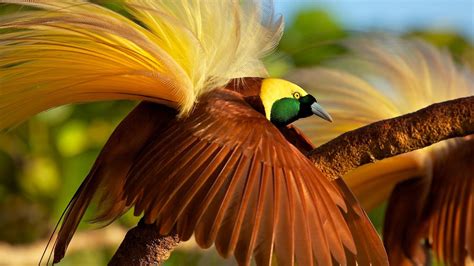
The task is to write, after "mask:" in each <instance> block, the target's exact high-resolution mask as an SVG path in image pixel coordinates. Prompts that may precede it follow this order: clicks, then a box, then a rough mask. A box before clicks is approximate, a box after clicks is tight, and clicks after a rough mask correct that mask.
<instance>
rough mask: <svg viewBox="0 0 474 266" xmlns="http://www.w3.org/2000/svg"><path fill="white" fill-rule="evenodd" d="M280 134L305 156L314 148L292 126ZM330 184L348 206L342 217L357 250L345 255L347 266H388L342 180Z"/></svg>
mask: <svg viewBox="0 0 474 266" xmlns="http://www.w3.org/2000/svg"><path fill="white" fill-rule="evenodd" d="M281 132H282V133H283V135H284V136H285V137H286V139H287V140H288V141H290V142H291V143H292V144H293V145H295V146H296V147H298V149H299V150H300V151H301V152H303V153H305V154H306V153H308V152H309V151H311V150H312V149H314V148H315V147H314V145H313V144H312V143H311V141H310V140H309V138H308V137H306V136H305V135H304V134H303V133H302V131H300V130H299V129H298V128H296V127H295V126H293V125H289V126H287V127H286V128H282V129H281ZM331 182H332V185H334V186H335V187H336V189H337V190H338V191H339V193H340V194H341V195H343V197H344V202H345V204H346V206H348V210H347V212H345V213H343V216H344V219H345V221H346V223H347V224H348V225H349V229H350V230H351V232H352V238H353V239H354V243H355V246H356V249H357V253H356V254H350V253H348V254H347V257H348V261H347V262H348V265H356V263H357V264H358V265H388V259H387V254H386V253H385V249H384V246H383V244H382V241H381V239H380V237H379V235H378V233H377V231H375V228H374V227H373V225H372V223H371V222H370V220H369V218H368V217H367V214H366V213H365V211H364V210H363V209H362V208H361V206H360V204H359V202H358V201H357V199H356V198H355V197H354V195H353V194H352V192H351V191H350V189H349V188H348V186H347V185H346V184H345V182H344V180H342V178H338V179H336V180H333V181H331Z"/></svg>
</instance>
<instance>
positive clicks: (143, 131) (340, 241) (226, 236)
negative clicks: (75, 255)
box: [55, 79, 385, 265]
mask: <svg viewBox="0 0 474 266" xmlns="http://www.w3.org/2000/svg"><path fill="white" fill-rule="evenodd" d="M252 83H255V84H252ZM241 84H243V85H242V86H243V87H236V86H230V87H228V88H222V89H217V90H214V91H212V92H210V93H208V94H206V95H203V97H202V98H201V99H200V101H199V103H198V104H197V105H196V107H195V108H194V110H193V111H192V112H191V114H190V115H189V116H188V117H186V118H179V117H178V116H177V115H178V113H177V112H176V110H174V109H172V108H169V107H166V106H164V105H158V104H153V103H141V104H140V105H139V106H137V107H136V108H135V110H134V111H132V112H131V113H130V115H129V116H128V117H127V118H125V119H124V121H123V122H122V123H121V124H120V125H119V126H118V128H117V129H116V131H115V132H114V133H113V135H112V136H111V138H110V139H109V141H108V143H107V144H106V145H105V147H104V149H103V151H102V153H101V154H100V156H99V158H98V159H97V161H96V163H95V165H94V167H93V169H92V170H91V173H90V174H89V176H88V177H87V178H86V180H85V181H84V183H83V185H82V186H81V188H80V189H79V191H78V193H76V195H75V197H74V198H73V200H72V203H71V205H70V207H69V209H68V210H67V212H66V214H65V218H64V221H65V222H64V224H63V227H62V228H61V230H60V231H59V238H58V242H57V244H56V247H55V260H56V261H57V260H59V259H60V258H61V257H62V256H63V254H64V251H65V248H66V246H67V243H68V241H69V240H70V237H72V234H73V233H74V228H75V227H76V226H77V223H78V222H79V220H80V217H81V216H82V215H83V212H84V211H85V206H86V205H87V204H88V203H89V202H88V201H89V200H91V199H92V198H93V197H94V196H96V197H97V196H98V199H99V202H100V205H99V206H101V212H100V213H99V215H98V218H97V221H102V222H107V221H110V220H113V219H115V218H117V217H118V216H120V215H121V214H122V213H123V212H124V211H125V210H127V209H128V208H129V207H131V206H134V208H135V210H134V213H135V214H136V215H140V214H142V213H143V214H144V218H145V221H146V222H147V223H155V224H156V225H157V230H160V233H161V234H163V235H167V234H169V233H171V232H177V233H178V235H179V236H180V238H181V239H183V240H187V239H189V238H190V237H191V235H192V234H193V233H194V235H195V238H196V241H197V243H198V244H199V245H200V246H202V247H206V248H207V247H210V246H211V245H212V244H215V245H216V248H217V250H218V251H219V253H220V254H222V255H223V256H229V255H230V254H233V253H234V254H235V256H236V259H237V261H238V262H239V263H240V264H247V263H248V262H249V260H250V256H251V255H253V256H254V258H255V259H256V261H257V264H258V265H268V264H270V262H271V258H272V253H274V254H275V255H276V257H277V258H278V260H279V261H280V263H281V264H282V265H291V264H292V263H294V261H293V258H294V260H296V262H298V263H301V264H302V265H311V264H312V263H313V260H312V258H313V257H315V258H316V261H317V262H318V263H319V265H328V264H331V260H332V257H333V258H334V259H335V260H336V261H338V262H340V263H341V264H343V265H345V264H347V263H350V262H351V261H352V262H353V261H354V259H355V258H354V257H353V256H354V254H355V253H356V246H357V248H358V249H359V253H358V256H357V260H358V261H359V262H360V263H362V262H365V263H370V262H372V263H374V265H381V264H384V263H385V262H384V256H383V254H384V251H383V247H382V246H381V245H380V244H377V243H376V242H375V243H372V244H370V241H371V239H373V238H375V239H377V238H378V236H377V233H376V232H375V230H374V229H373V228H372V225H371V224H370V222H369V221H368V219H367V217H366V215H365V213H364V212H363V210H362V209H360V207H359V205H358V203H357V202H356V200H355V198H354V197H353V196H352V194H351V192H350V191H349V190H347V188H346V187H345V185H344V183H342V182H341V180H339V181H336V180H329V179H327V178H325V177H324V176H323V174H322V173H321V172H320V171H319V170H318V169H317V168H316V167H315V166H314V164H313V163H312V162H311V161H310V160H309V159H308V158H306V157H305V156H304V154H303V153H302V152H305V151H308V149H311V148H312V145H311V144H310V143H308V142H306V139H305V138H304V136H302V135H300V134H301V133H299V132H298V131H296V130H295V129H294V128H293V127H291V126H286V125H285V126H281V127H277V126H275V125H273V124H272V123H271V122H270V121H269V120H268V119H267V118H266V115H265V113H264V108H261V107H263V104H262V103H261V101H259V98H260V96H259V93H260V89H259V88H260V84H261V79H249V80H247V81H246V80H244V81H243V83H241ZM254 106H256V107H254ZM259 106H261V107H260V108H259ZM259 110H260V112H259ZM131 136H133V141H127V143H126V144H120V145H119V144H118V143H122V142H123V141H124V140H125V139H129V138H130V137H131ZM297 142H299V143H300V145H297V144H296V143H297ZM292 143H295V145H292ZM301 143H304V145H305V146H302V145H301ZM119 146H120V149H117V147H119ZM296 146H299V147H301V148H300V149H298V148H296ZM303 147H305V148H303ZM97 192H99V193H98V194H96V193H97ZM358 230H361V232H364V233H363V234H358V235H356V234H354V233H356V232H357V231H358ZM365 234H367V235H365ZM321 239H322V241H321ZM325 239H326V240H325ZM364 245H367V247H369V246H370V247H371V248H372V250H369V249H366V247H364ZM272 248H273V249H274V250H273V251H272ZM350 254H352V255H350ZM331 256H332V257H331Z"/></svg>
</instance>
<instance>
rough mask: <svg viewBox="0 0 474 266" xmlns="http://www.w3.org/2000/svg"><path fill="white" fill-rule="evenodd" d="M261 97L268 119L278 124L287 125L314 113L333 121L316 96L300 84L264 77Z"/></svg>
mask: <svg viewBox="0 0 474 266" xmlns="http://www.w3.org/2000/svg"><path fill="white" fill-rule="evenodd" d="M260 99H261V101H262V104H263V107H264V109H265V115H266V117H267V119H268V120H270V121H271V122H272V123H273V124H275V125H277V126H285V125H288V124H290V123H292V122H294V121H296V120H298V119H300V118H304V117H308V116H311V115H313V114H314V115H317V116H319V117H321V118H322V119H324V120H327V121H330V122H332V118H331V116H330V115H329V114H328V113H327V112H326V111H324V109H323V108H322V107H321V105H319V104H318V102H317V101H316V98H314V97H313V96H312V95H310V94H308V93H307V92H306V91H305V90H303V89H302V88H300V87H299V86H298V85H296V84H293V83H291V82H289V81H286V80H283V79H276V78H267V79H264V80H263V81H262V85H261V90H260Z"/></svg>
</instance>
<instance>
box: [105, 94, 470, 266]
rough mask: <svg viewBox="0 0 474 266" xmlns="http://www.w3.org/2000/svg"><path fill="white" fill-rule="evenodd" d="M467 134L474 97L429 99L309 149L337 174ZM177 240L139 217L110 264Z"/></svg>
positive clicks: (158, 253)
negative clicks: (403, 112) (432, 101)
mask: <svg viewBox="0 0 474 266" xmlns="http://www.w3.org/2000/svg"><path fill="white" fill-rule="evenodd" d="M374 108H377V107H376V106H374ZM470 134H474V96H471V97H466V98H460V99H456V100H452V101H447V102H443V103H438V104H433V105H431V106H428V107H426V108H424V109H421V110H419V111H417V112H414V113H410V114H407V115H404V116H400V117H396V118H392V119H387V120H383V121H379V122H376V123H373V124H370V125H367V126H365V127H362V128H359V129H356V130H353V131H350V132H347V133H344V134H342V135H341V136H339V137H337V138H335V139H333V140H331V141H330V142H328V143H326V144H324V145H322V146H321V147H319V148H317V149H315V150H313V151H312V152H310V157H311V159H312V160H313V161H314V162H315V163H316V164H317V165H318V166H319V167H320V168H321V170H322V171H323V172H324V173H326V174H327V175H328V176H329V177H333V178H335V177H339V176H342V175H343V174H345V173H346V172H348V171H349V170H351V169H354V168H357V167H359V166H361V165H364V164H367V163H371V162H375V161H376V160H381V159H384V158H388V157H392V156H395V155H398V154H401V153H406V152H409V151H413V150H416V149H420V148H423V147H426V146H429V145H432V144H434V143H436V142H439V141H442V140H445V139H448V138H454V137H461V136H466V135H470ZM178 242H179V237H178V235H176V234H175V235H172V236H160V235H159V234H158V232H157V230H156V228H155V227H154V225H146V224H144V223H143V222H140V223H139V224H138V225H137V226H136V227H135V228H133V229H131V230H130V231H129V232H128V233H127V235H126V237H125V239H124V241H123V242H122V244H121V245H120V247H119V249H118V250H117V252H116V253H115V255H114V257H113V258H112V260H111V261H110V263H109V265H159V264H161V263H162V262H164V261H165V260H166V259H167V258H168V257H169V255H170V253H171V251H172V250H173V248H174V247H175V246H176V245H177V244H178Z"/></svg>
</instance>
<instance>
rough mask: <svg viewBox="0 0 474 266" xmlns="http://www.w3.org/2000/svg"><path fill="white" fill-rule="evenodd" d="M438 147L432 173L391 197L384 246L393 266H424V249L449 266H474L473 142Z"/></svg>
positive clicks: (397, 189)
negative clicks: (414, 265) (431, 251)
mask: <svg viewBox="0 0 474 266" xmlns="http://www.w3.org/2000/svg"><path fill="white" fill-rule="evenodd" d="M439 149H440V150H438V151H437V152H436V153H434V152H433V153H432V164H433V166H432V173H431V174H430V175H420V176H412V177H411V178H410V179H408V180H406V181H404V182H400V183H399V184H397V185H396V186H395V188H394V190H393V192H392V194H391V195H390V198H389V204H388V208H387V214H386V217H385V224H384V243H385V245H386V247H387V250H388V252H389V257H390V263H391V264H392V265H412V264H413V263H416V264H425V263H426V262H427V261H429V257H427V256H426V253H425V250H424V247H430V248H431V249H433V250H434V251H435V254H436V257H437V258H438V259H442V260H443V261H445V262H446V263H448V264H449V265H469V264H470V263H472V256H473V254H474V198H473V195H474V178H473V174H474V138H473V137H472V136H470V137H466V138H460V139H457V140H455V141H451V142H449V143H446V145H445V147H441V148H439ZM406 217H410V219H406ZM400 231H404V232H406V234H400V233H399V232H400ZM422 241H423V242H424V244H420V243H422ZM469 261H470V262H469Z"/></svg>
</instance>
